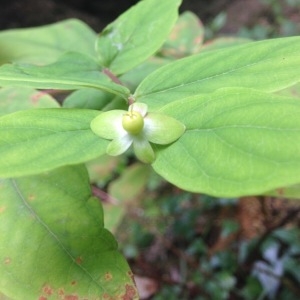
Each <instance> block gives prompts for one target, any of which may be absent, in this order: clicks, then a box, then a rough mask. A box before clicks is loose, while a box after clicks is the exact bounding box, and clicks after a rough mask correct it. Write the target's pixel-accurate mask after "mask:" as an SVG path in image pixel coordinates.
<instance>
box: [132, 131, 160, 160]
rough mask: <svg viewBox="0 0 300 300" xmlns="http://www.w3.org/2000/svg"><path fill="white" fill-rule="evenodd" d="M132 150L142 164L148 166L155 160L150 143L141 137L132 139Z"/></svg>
mask: <svg viewBox="0 0 300 300" xmlns="http://www.w3.org/2000/svg"><path fill="white" fill-rule="evenodd" d="M133 150H134V153H135V155H136V157H137V158H138V159H139V160H140V161H142V162H144V163H147V164H150V163H152V162H153V161H154V160H155V154H154V151H153V149H152V147H151V145H150V143H149V142H148V141H147V140H146V139H145V138H143V137H141V136H135V137H134V138H133Z"/></svg>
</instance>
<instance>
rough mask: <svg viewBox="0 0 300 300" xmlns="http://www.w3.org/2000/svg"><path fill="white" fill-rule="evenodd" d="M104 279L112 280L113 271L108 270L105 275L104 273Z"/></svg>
mask: <svg viewBox="0 0 300 300" xmlns="http://www.w3.org/2000/svg"><path fill="white" fill-rule="evenodd" d="M104 279H105V281H110V280H112V279H113V276H112V274H111V273H109V272H106V273H105V275H104Z"/></svg>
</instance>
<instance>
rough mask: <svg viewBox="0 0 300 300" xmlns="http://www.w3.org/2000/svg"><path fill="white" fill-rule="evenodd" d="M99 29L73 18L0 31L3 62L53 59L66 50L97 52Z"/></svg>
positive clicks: (90, 53) (0, 60)
mask: <svg viewBox="0 0 300 300" xmlns="http://www.w3.org/2000/svg"><path fill="white" fill-rule="evenodd" d="M95 40H96V33H95V32H94V31H93V30H92V29H91V28H89V27H88V26H87V25H86V24H84V23H83V22H81V21H79V20H76V19H70V20H65V21H62V22H58V23H56V24H51V25H46V26H41V27H36V28H26V29H10V30H5V31H2V32H0V64H3V63H7V62H12V61H14V62H24V63H32V64H38V65H45V64H49V63H52V62H54V61H56V60H57V59H58V57H59V56H61V55H62V54H63V53H64V52H66V51H73V50H74V49H76V51H77V52H80V53H83V54H86V55H90V56H95V50H94V48H95V47H94V44H95Z"/></svg>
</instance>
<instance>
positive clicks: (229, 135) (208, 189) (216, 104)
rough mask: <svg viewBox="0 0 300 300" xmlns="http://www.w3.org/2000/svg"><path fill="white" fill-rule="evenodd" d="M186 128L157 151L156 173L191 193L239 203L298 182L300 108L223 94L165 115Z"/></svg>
mask: <svg viewBox="0 0 300 300" xmlns="http://www.w3.org/2000/svg"><path fill="white" fill-rule="evenodd" d="M161 111H162V112H163V113H166V114H169V115H170V116H173V117H174V118H176V119H177V120H179V121H181V122H182V123H184V124H185V125H186V128H187V129H186V132H185V134H184V135H183V136H182V137H181V138H180V139H179V140H178V141H176V142H175V143H173V144H172V145H170V146H167V147H162V146H156V145H155V150H156V151H155V152H156V156H157V158H156V160H155V162H154V163H153V167H154V169H155V171H156V172H157V173H159V174H160V175H161V176H163V177H164V178H165V179H167V180H168V181H170V182H171V183H173V184H175V185H177V186H179V187H181V188H183V189H185V190H188V191H192V192H201V193H205V194H209V195H214V196H222V197H224V196H226V197H227V196H228V197H236V196H242V195H251V194H259V193H262V192H266V191H268V190H271V189H275V188H278V187H282V186H288V185H292V184H295V183H298V182H300V171H299V170H300V118H299V114H300V102H299V100H297V99H294V98H286V97H281V96H276V95H271V94H267V93H264V92H259V91H255V90H250V89H237V88H236V89H234V88H227V89H220V90H218V91H216V92H214V93H211V94H206V95H202V96H195V97H191V98H187V99H185V100H184V105H182V101H177V102H173V103H172V104H169V105H167V106H165V107H164V108H162V109H161Z"/></svg>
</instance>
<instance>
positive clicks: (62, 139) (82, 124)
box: [0, 108, 108, 177]
mask: <svg viewBox="0 0 300 300" xmlns="http://www.w3.org/2000/svg"><path fill="white" fill-rule="evenodd" d="M98 114H99V112H98V111H93V110H83V109H59V108H53V109H50V108H49V109H32V110H27V111H21V112H16V113H13V114H9V115H5V116H3V117H1V118H0V153H1V156H0V176H1V177H16V176H24V175H31V174H37V173H40V172H44V171H48V170H51V169H54V168H57V167H60V166H64V165H69V164H77V163H81V162H84V161H88V160H91V159H93V158H96V157H97V156H100V155H102V154H104V153H105V149H106V146H107V144H108V142H107V141H106V140H103V139H101V138H100V137H98V136H96V135H95V134H94V133H93V132H92V131H91V129H90V122H91V121H92V119H94V118H95V117H96V116H97V115H98Z"/></svg>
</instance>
